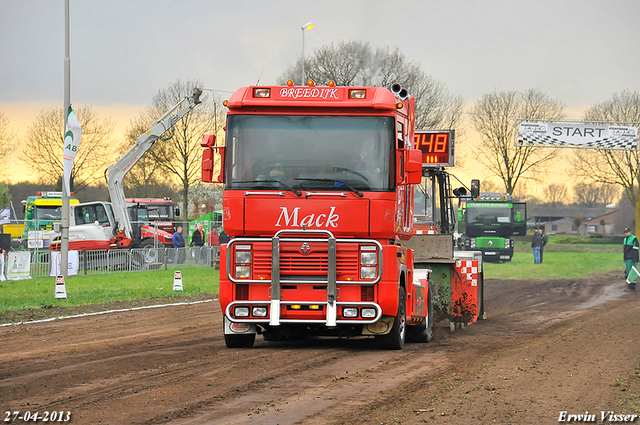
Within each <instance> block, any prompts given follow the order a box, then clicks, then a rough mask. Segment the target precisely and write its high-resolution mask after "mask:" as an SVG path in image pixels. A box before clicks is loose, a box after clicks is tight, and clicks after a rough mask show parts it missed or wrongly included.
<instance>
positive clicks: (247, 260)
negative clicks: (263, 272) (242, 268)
mask: <svg viewBox="0 0 640 425" xmlns="http://www.w3.org/2000/svg"><path fill="white" fill-rule="evenodd" d="M236 263H237V264H251V251H237V250H236Z"/></svg>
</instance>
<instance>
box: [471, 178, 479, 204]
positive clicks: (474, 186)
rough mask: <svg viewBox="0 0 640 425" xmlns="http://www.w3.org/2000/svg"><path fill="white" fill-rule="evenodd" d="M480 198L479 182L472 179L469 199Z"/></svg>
mask: <svg viewBox="0 0 640 425" xmlns="http://www.w3.org/2000/svg"><path fill="white" fill-rule="evenodd" d="M478 196H480V180H478V179H474V180H471V197H472V198H474V199H475V198H477V197H478Z"/></svg>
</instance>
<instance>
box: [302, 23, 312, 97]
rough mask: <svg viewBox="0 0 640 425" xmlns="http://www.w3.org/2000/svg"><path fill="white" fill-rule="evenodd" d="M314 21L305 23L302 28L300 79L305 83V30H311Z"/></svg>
mask: <svg viewBox="0 0 640 425" xmlns="http://www.w3.org/2000/svg"><path fill="white" fill-rule="evenodd" d="M313 27H314V25H313V22H307V23H306V24H304V25H303V26H302V27H301V28H302V80H300V84H302V85H304V84H305V82H304V30H310V29H311V28H313Z"/></svg>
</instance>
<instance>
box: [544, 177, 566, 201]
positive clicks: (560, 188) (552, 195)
mask: <svg viewBox="0 0 640 425" xmlns="http://www.w3.org/2000/svg"><path fill="white" fill-rule="evenodd" d="M567 193H568V191H567V185H565V184H562V183H551V184H549V185H547V187H545V188H544V197H545V200H546V201H547V203H548V204H549V205H551V206H552V207H558V206H560V205H564V204H568V203H569V202H567Z"/></svg>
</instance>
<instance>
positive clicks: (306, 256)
mask: <svg viewBox="0 0 640 425" xmlns="http://www.w3.org/2000/svg"><path fill="white" fill-rule="evenodd" d="M225 106H226V107H227V108H228V114H227V123H226V127H225V130H226V142H225V146H216V141H215V139H216V138H215V136H214V135H205V136H204V137H203V141H202V146H203V147H204V148H205V150H204V154H203V160H202V180H203V181H204V182H214V183H224V185H225V186H224V193H223V220H224V229H225V232H226V233H227V234H228V235H229V236H230V238H231V239H230V241H229V242H228V243H227V244H222V245H221V247H220V304H221V307H222V311H223V313H224V336H225V342H226V345H227V347H230V348H239V347H252V346H253V344H254V342H255V337H256V334H257V333H258V334H262V335H263V337H264V339H265V340H283V339H291V338H297V337H306V336H310V335H318V336H339V337H351V336H363V335H364V336H373V337H375V338H376V340H377V341H378V342H379V344H380V345H381V346H382V347H385V348H389V349H402V348H403V346H404V344H405V339H407V340H409V341H414V342H427V341H429V340H430V339H431V335H432V326H433V305H432V297H431V295H430V290H429V286H430V285H429V281H428V274H429V269H428V268H426V266H425V267H424V268H423V270H422V271H421V272H420V273H419V274H420V276H417V274H418V273H417V271H416V269H415V267H414V250H413V249H410V248H407V247H406V246H405V245H404V242H405V241H408V240H409V239H410V238H411V237H412V236H413V235H414V233H415V231H414V217H413V201H414V199H413V198H414V197H413V194H414V185H416V184H418V183H420V182H421V181H422V176H423V152H422V151H421V150H420V149H416V145H415V142H414V121H415V116H414V113H415V99H414V97H413V96H411V95H410V94H409V93H408V92H407V90H406V89H404V88H402V87H401V86H400V85H399V84H394V85H393V86H392V87H391V90H389V89H387V88H382V87H337V86H335V85H334V84H333V83H332V82H330V83H329V85H328V86H324V87H316V86H314V85H313V83H312V82H310V83H309V86H305V87H295V86H293V83H292V82H289V83H288V85H287V86H284V87H283V86H252V87H244V88H241V89H239V90H238V91H236V92H235V93H234V94H233V95H232V96H231V97H230V98H229V100H228V101H225ZM425 174H426V175H427V176H428V177H429V178H432V179H433V178H434V177H433V175H432V173H430V172H425ZM446 236H449V237H450V238H451V240H452V237H451V235H446ZM451 246H453V242H451ZM451 262H453V261H451ZM427 265H428V264H427ZM447 267H449V266H447ZM449 286H451V285H449ZM445 302H449V303H450V302H451V294H449V299H448V300H445Z"/></svg>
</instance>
